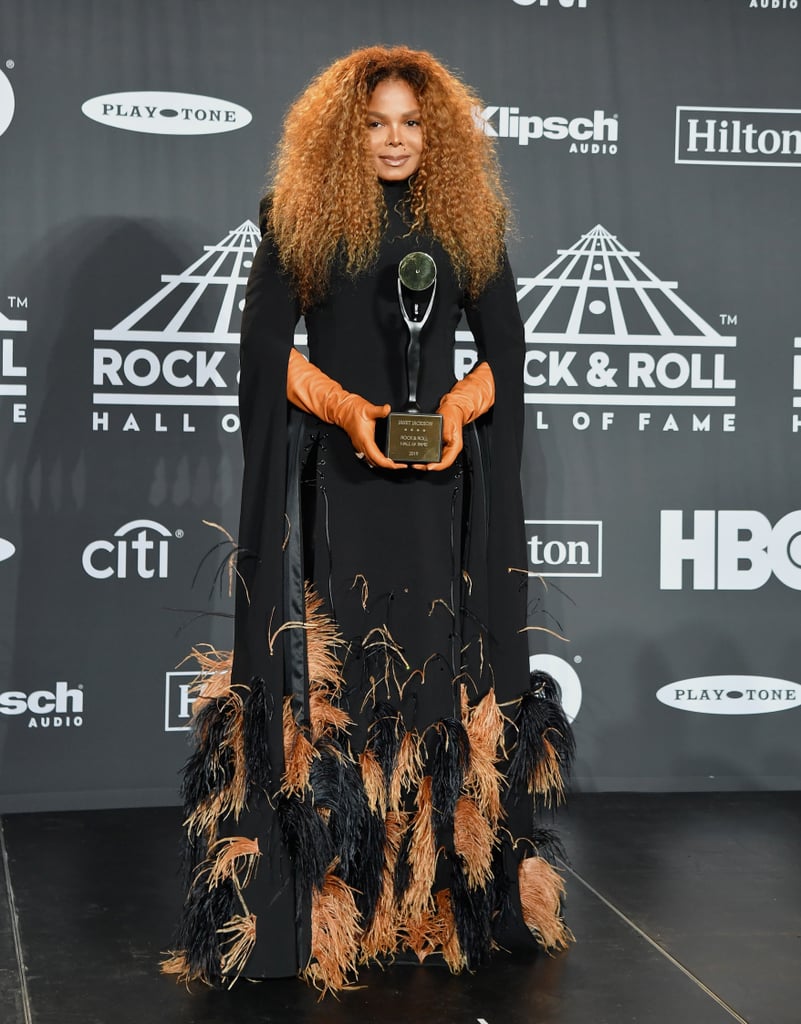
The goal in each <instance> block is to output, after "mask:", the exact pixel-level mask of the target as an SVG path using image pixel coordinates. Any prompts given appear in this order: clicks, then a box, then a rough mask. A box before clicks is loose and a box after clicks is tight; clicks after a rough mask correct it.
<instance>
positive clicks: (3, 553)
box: [0, 537, 17, 562]
mask: <svg viewBox="0 0 801 1024" xmlns="http://www.w3.org/2000/svg"><path fill="white" fill-rule="evenodd" d="M16 550H17V549H16V548H15V547H14V545H13V544H12V543H11V541H10V540H5V538H3V537H0V562H5V560H6V559H7V558H11V556H12V555H13V554H14V552H15V551H16Z"/></svg>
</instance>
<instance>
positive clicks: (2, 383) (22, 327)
mask: <svg viewBox="0 0 801 1024" xmlns="http://www.w3.org/2000/svg"><path fill="white" fill-rule="evenodd" d="M27 330H28V321H27V320H12V319H11V318H10V317H7V316H6V315H5V314H4V313H0V409H1V408H2V406H3V404H4V403H2V401H1V400H2V399H4V398H10V399H11V403H10V404H11V422H12V423H25V422H26V420H27V409H28V406H27V403H26V399H27V396H28V385H27V383H26V378H27V376H28V367H27V366H26V365H25V363H24V362H23V361H22V356H21V353H20V346H19V342H20V340H21V339H19V338H16V337H14V335H15V334H24V333H25V332H26V331H27Z"/></svg>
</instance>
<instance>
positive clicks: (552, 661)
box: [528, 654, 582, 722]
mask: <svg viewBox="0 0 801 1024" xmlns="http://www.w3.org/2000/svg"><path fill="white" fill-rule="evenodd" d="M528 664H529V670H530V671H531V672H547V673H548V675H549V676H553V678H554V679H555V680H556V682H557V683H558V684H559V690H560V692H561V696H562V708H563V709H564V712H565V714H566V715H567V719H568V721H569V722H572V721H573V720H574V719H575V718H576V716H577V715H578V713H579V710H580V708H581V697H582V694H581V680H580V679H579V676H578V673H577V672H576V670H575V669H574V668H573V666H572V665H571V664H570V663H569V662H567V661H565V660H564V658H558V657H557V656H556V655H555V654H532V655H531V656H530V657H529V659H528Z"/></svg>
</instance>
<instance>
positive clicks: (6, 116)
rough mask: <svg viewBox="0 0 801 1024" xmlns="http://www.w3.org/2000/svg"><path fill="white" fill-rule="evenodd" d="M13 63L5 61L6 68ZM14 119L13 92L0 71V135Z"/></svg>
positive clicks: (4, 75)
mask: <svg viewBox="0 0 801 1024" xmlns="http://www.w3.org/2000/svg"><path fill="white" fill-rule="evenodd" d="M13 66H14V62H13V61H11V60H9V61H6V67H7V68H12V67H13ZM13 118H14V90H13V89H12V88H11V82H9V80H8V75H6V74H5V72H3V71H0V135H2V134H3V132H4V131H5V130H6V129H7V128H8V126H9V125H10V124H11V122H12V120H13Z"/></svg>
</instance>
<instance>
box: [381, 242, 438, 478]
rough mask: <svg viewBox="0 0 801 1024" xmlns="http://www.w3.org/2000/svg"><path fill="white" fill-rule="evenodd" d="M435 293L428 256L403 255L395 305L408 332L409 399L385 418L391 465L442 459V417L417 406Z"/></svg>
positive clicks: (434, 272) (433, 272)
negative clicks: (425, 336) (423, 336)
mask: <svg viewBox="0 0 801 1024" xmlns="http://www.w3.org/2000/svg"><path fill="white" fill-rule="evenodd" d="M436 290H437V265H436V263H435V262H434V260H433V259H432V258H431V257H430V256H429V255H428V253H425V252H410V253H408V254H407V255H406V256H404V257H403V259H402V260H401V261H400V264H399V266H398V302H399V303H400V308H401V314H402V315H403V319H404V321H405V323H406V326H407V328H408V330H409V344H408V346H407V348H406V379H407V385H408V398H407V400H406V405H405V406H404V407H403V410H402V411H401V412H392V413H390V414H389V416H388V417H387V440H386V455H387V458H389V459H392V461H393V462H408V463H416V462H420V463H424V462H439V461H440V459H441V458H442V417H441V416H439V415H437V414H436V413H424V412H423V411H422V410H421V408H420V406H419V405H418V404H417V386H418V383H419V378H420V334H421V332H422V330H423V327H424V326H425V323H426V321H427V320H428V317H429V314H430V313H431V310H432V308H433V306H434V295H435V293H436ZM409 309H411V312H409Z"/></svg>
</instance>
